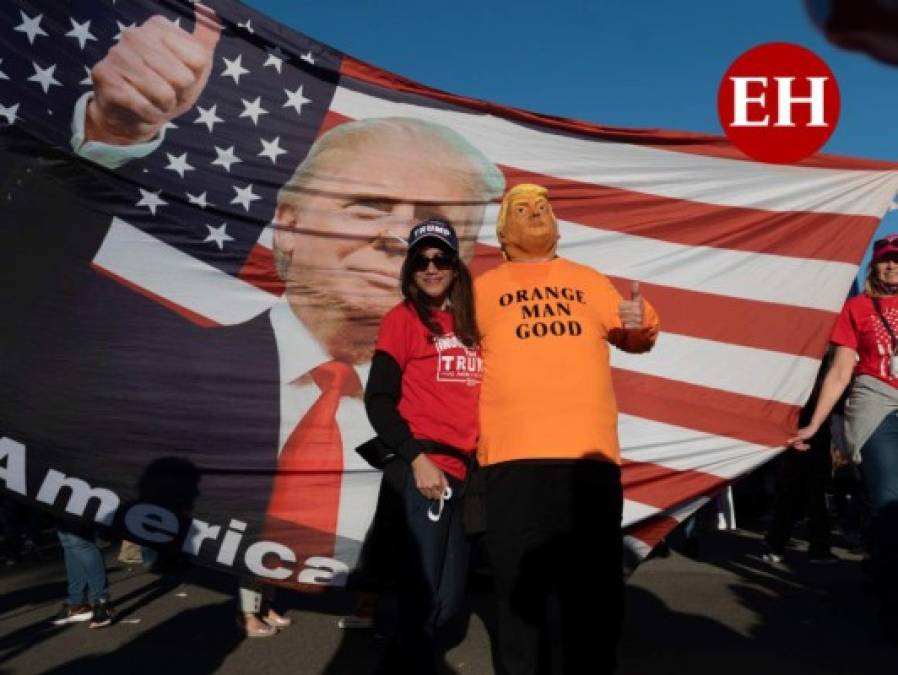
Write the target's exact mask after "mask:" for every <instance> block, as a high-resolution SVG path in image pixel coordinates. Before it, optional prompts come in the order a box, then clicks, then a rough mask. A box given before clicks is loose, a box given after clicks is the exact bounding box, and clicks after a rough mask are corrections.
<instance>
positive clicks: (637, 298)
mask: <svg viewBox="0 0 898 675" xmlns="http://www.w3.org/2000/svg"><path fill="white" fill-rule="evenodd" d="M617 314H618V316H619V317H620V322H621V326H623V327H624V328H642V321H643V316H644V314H645V307H644V305H643V300H642V293H641V292H640V291H639V282H638V281H634V282H633V286H632V288H631V290H630V299H629V300H621V301H620V305H618V308H617Z"/></svg>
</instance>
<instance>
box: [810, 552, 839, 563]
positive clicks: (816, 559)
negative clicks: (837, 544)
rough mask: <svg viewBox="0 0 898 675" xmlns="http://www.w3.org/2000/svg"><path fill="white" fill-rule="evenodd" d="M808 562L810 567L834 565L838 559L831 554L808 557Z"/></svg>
mask: <svg viewBox="0 0 898 675" xmlns="http://www.w3.org/2000/svg"><path fill="white" fill-rule="evenodd" d="M808 562H809V563H811V564H812V565H834V564H836V563H837V562H839V559H838V558H837V557H836V556H834V555H833V554H832V553H823V554H818V555H809V556H808Z"/></svg>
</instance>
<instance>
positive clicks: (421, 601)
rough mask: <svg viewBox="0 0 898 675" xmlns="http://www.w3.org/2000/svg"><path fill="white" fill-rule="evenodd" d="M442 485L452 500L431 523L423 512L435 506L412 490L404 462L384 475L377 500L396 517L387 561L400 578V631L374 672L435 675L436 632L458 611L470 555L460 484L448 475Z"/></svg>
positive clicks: (393, 465)
mask: <svg viewBox="0 0 898 675" xmlns="http://www.w3.org/2000/svg"><path fill="white" fill-rule="evenodd" d="M446 480H448V482H449V485H450V486H451V488H452V493H453V496H452V498H451V499H449V500H448V501H446V502H445V503H444V505H443V510H442V512H441V514H440V516H439V519H438V520H436V521H434V520H431V518H429V517H428V511H430V512H431V513H437V505H438V502H435V501H430V500H428V499H426V498H425V497H424V496H423V495H422V494H421V492H420V491H419V490H418V488H417V487H415V478H414V474H413V473H412V469H411V468H410V467H409V466H408V465H407V464H406V463H405V461H403V460H394V461H393V462H390V464H389V465H387V468H386V469H385V470H384V479H383V482H382V484H381V492H380V496H379V499H380V500H388V502H386V503H388V504H390V505H391V506H390V508H389V513H392V514H393V516H394V517H395V518H394V522H393V523H391V524H390V525H391V526H392V528H393V534H392V535H391V537H390V541H391V543H392V544H393V545H394V549H393V551H392V555H391V556H390V559H391V560H392V563H393V565H394V566H396V567H398V568H399V570H401V574H400V575H399V577H398V579H397V590H398V595H399V630H398V633H397V635H396V637H395V638H394V640H393V641H392V643H391V644H390V646H389V647H388V650H387V654H386V655H385V657H384V662H383V664H381V667H380V670H379V671H378V672H383V673H389V674H390V675H435V673H436V672H437V670H438V660H439V658H440V654H439V653H438V652H439V649H438V633H439V630H440V628H442V627H443V626H444V625H445V624H446V623H447V622H448V621H449V620H451V619H452V618H453V617H454V616H456V615H457V614H458V613H459V611H460V610H461V607H462V603H463V601H464V595H465V580H466V576H467V570H468V554H469V546H468V542H467V540H466V539H465V532H464V526H463V524H462V500H463V497H462V493H463V483H462V481H460V480H458V479H456V478H455V477H453V476H451V475H449V474H446ZM397 507H398V508H397ZM378 508H380V504H378ZM381 543H383V541H382V542H381Z"/></svg>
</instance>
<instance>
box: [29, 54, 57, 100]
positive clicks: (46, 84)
mask: <svg viewBox="0 0 898 675" xmlns="http://www.w3.org/2000/svg"><path fill="white" fill-rule="evenodd" d="M32 65H33V66H34V75H32V76H31V77H29V78H28V81H29V82H37V83H38V84H39V85H40V86H41V89H43V90H44V93H45V94H46V93H47V92H49V91H50V87H60V86H62V82H60V81H59V80H57V79H56V78H55V77H53V73H55V72H56V64H55V63H54V64H53V65H52V66H48V67H46V68H41V67H40V66H39V65H37V63H35V62H34V61H32Z"/></svg>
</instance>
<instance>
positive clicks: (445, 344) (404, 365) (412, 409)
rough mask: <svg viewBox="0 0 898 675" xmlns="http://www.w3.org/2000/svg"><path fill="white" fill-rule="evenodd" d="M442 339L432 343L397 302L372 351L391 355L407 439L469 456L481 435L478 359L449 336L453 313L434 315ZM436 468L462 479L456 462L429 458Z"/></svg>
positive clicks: (409, 308)
mask: <svg viewBox="0 0 898 675" xmlns="http://www.w3.org/2000/svg"><path fill="white" fill-rule="evenodd" d="M433 315H434V318H435V319H436V320H437V323H438V324H439V326H440V327H441V328H442V329H443V335H440V336H437V337H436V338H432V337H431V335H430V330H429V329H428V328H427V327H426V326H425V325H424V324H423V323H422V322H421V319H419V318H418V315H417V313H416V312H415V310H414V308H413V307H412V306H411V305H410V304H408V303H406V302H402V303H400V304H399V305H397V306H396V307H394V308H393V309H391V310H390V311H389V312H388V313H387V315H386V316H385V317H384V318H383V321H382V322H381V324H380V332H379V333H378V335H377V345H376V346H375V348H376V349H378V350H380V351H383V352H386V353H387V354H389V355H390V356H392V357H393V358H394V359H395V360H396V363H398V364H399V367H400V368H401V369H402V395H401V397H400V399H399V414H400V415H402V417H403V419H405V421H406V422H408V425H409V427H410V428H411V431H412V435H413V436H414V437H415V438H421V439H426V440H431V441H436V442H437V443H445V444H446V445H451V446H452V447H454V448H458V449H459V450H462V451H465V452H470V453H472V454H473V452H474V450H475V448H476V447H477V436H478V435H479V433H480V427H479V423H478V414H477V406H478V401H479V399H480V380H481V378H482V376H483V359H482V358H481V356H480V349H479V348H475V349H469V348H468V347H465V346H464V344H462V343H461V341H460V340H459V339H458V338H456V337H455V335H454V333H453V332H452V329H453V325H452V314H450V313H449V312H443V311H435V312H433ZM429 457H430V459H431V460H432V461H433V463H434V464H436V465H437V466H438V467H440V469H442V470H443V471H445V472H446V473H449V474H451V475H453V476H455V477H456V478H464V477H465V465H464V463H463V462H461V460H458V459H455V458H452V457H447V456H445V455H439V454H431V455H429Z"/></svg>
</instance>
